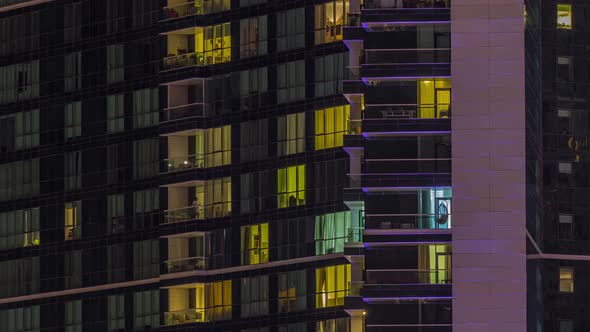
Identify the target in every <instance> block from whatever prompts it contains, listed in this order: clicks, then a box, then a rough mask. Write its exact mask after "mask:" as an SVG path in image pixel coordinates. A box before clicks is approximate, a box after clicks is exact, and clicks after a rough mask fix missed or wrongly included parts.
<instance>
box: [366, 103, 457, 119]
mask: <svg viewBox="0 0 590 332" xmlns="http://www.w3.org/2000/svg"><path fill="white" fill-rule="evenodd" d="M450 117H451V104H436V105H434V104H428V105H426V104H422V105H418V104H394V105H380V106H366V107H365V112H364V118H365V119H380V120H381V119H390V120H398V119H448V118H450Z"/></svg>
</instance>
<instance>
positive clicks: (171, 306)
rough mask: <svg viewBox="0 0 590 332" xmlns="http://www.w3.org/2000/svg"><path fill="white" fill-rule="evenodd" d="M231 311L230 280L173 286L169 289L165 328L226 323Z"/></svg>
mask: <svg viewBox="0 0 590 332" xmlns="http://www.w3.org/2000/svg"><path fill="white" fill-rule="evenodd" d="M231 312H232V282H231V280H223V281H217V282H212V283H208V284H189V285H180V286H174V287H171V288H169V289H168V311H167V312H165V313H164V325H178V324H186V323H195V322H210V321H218V320H226V319H231Z"/></svg>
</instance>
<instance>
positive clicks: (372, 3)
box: [365, 0, 451, 9]
mask: <svg viewBox="0 0 590 332" xmlns="http://www.w3.org/2000/svg"><path fill="white" fill-rule="evenodd" d="M404 8H451V0H365V9H404Z"/></svg>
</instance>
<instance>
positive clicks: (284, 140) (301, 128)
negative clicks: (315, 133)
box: [277, 112, 305, 156]
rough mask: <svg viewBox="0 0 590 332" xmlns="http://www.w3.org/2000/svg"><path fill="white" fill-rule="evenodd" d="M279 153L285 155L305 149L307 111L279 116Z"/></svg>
mask: <svg viewBox="0 0 590 332" xmlns="http://www.w3.org/2000/svg"><path fill="white" fill-rule="evenodd" d="M277 141H278V144H277V154H278V155H279V156H284V155H287V154H292V153H299V152H304V151H305V113H303V112H302V113H297V114H289V115H287V116H281V117H279V118H277Z"/></svg>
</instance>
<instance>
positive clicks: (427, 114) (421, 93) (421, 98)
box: [415, 79, 451, 118]
mask: <svg viewBox="0 0 590 332" xmlns="http://www.w3.org/2000/svg"><path fill="white" fill-rule="evenodd" d="M415 116H416V117H418V118H449V117H450V116H451V80H450V79H436V80H419V81H418V114H416V115H415Z"/></svg>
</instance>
